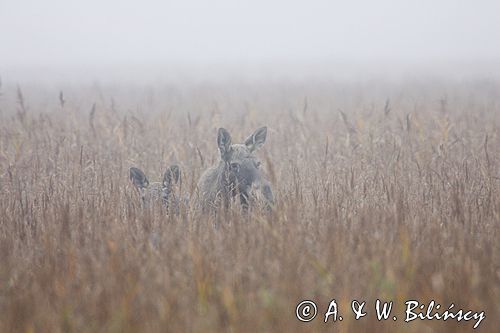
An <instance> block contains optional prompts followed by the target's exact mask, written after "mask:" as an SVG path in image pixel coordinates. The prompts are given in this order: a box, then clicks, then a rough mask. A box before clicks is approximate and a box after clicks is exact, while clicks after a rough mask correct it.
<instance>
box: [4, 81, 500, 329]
mask: <svg viewBox="0 0 500 333" xmlns="http://www.w3.org/2000/svg"><path fill="white" fill-rule="evenodd" d="M15 84H16V83H15V82H4V85H3V86H2V88H1V89H0V93H1V96H0V189H1V191H0V263H1V265H0V332H50V333H56V332H321V331H336V332H471V331H474V330H473V329H472V326H473V325H474V321H469V322H464V321H462V322H457V321H453V320H448V321H446V322H444V321H437V320H433V321H429V320H426V321H422V320H415V321H412V322H410V323H405V322H404V317H403V314H404V302H405V301H406V300H411V299H416V300H419V301H420V302H422V303H426V304H427V303H428V302H429V301H430V300H435V301H436V302H438V303H440V304H442V305H443V307H448V305H449V304H450V303H454V304H456V307H457V308H463V309H471V310H474V311H481V310H484V311H485V314H486V319H485V320H483V321H482V322H481V324H480V326H479V328H478V329H477V330H476V331H479V332H496V331H497V330H498V324H499V321H498V318H499V317H500V305H499V304H500V164H499V162H500V85H499V83H498V82H496V81H492V80H475V81H474V80H470V81H449V82H448V81H440V80H430V79H429V80H413V81H398V82H385V83H384V82H378V81H367V82H363V83H356V82H354V81H352V82H348V81H346V82H330V81H321V80H316V81H315V80H309V81H307V80H305V81H300V80H296V81H286V80H283V81H272V82H264V81H263V82H258V81H255V82H253V81H252V82H246V81H235V82H226V83H215V82H198V83H190V84H184V83H183V84H181V83H179V84H175V83H158V84H150V85H148V84H121V85H112V84H97V83H96V84H93V85H83V84H81V85H79V84H68V85H61V86H57V85H47V86H44V85H41V84H38V85H34V84H33V85H28V84H26V85H23V84H20V87H19V88H17V87H16V85H15ZM60 91H62V94H60ZM263 125H266V126H268V137H267V141H266V144H265V146H264V147H263V148H262V149H261V150H260V151H259V152H258V153H257V155H258V156H259V157H260V158H261V160H262V165H263V167H264V169H265V170H266V173H267V175H268V176H269V179H270V180H271V182H272V184H273V188H274V192H275V195H276V198H277V203H276V206H275V207H274V210H273V211H272V212H271V213H269V214H268V213H266V212H260V211H255V210H253V211H250V212H249V214H248V215H245V214H242V213H241V212H240V210H239V209H238V207H237V206H235V207H233V208H232V209H230V210H229V211H228V212H227V213H224V214H222V213H221V214H218V215H217V217H214V216H213V215H210V214H208V215H203V214H202V213H201V212H199V211H196V210H194V209H185V210H183V211H182V212H181V214H180V215H168V214H167V213H166V212H165V210H164V209H162V207H161V206H153V207H151V208H148V209H144V208H143V207H142V206H141V204H140V202H139V198H138V195H137V193H136V191H135V189H134V187H133V185H132V184H131V183H130V181H129V179H128V169H129V167H130V166H136V167H140V168H141V169H143V170H144V171H145V172H146V174H147V176H148V177H149V179H150V180H151V181H159V180H160V179H161V176H162V174H163V172H164V170H165V169H166V168H167V166H169V165H170V164H172V163H178V164H179V165H180V167H181V170H182V183H181V186H180V187H179V188H177V191H179V192H180V193H181V194H182V195H187V196H189V195H190V194H191V193H195V189H196V182H197V180H198V177H199V176H200V174H201V173H202V172H203V170H204V169H205V168H207V167H208V166H210V165H212V164H214V163H216V162H217V160H218V158H219V155H218V152H217V146H216V135H217V128H218V127H221V126H222V127H225V128H227V129H228V130H229V131H230V132H231V134H232V136H233V140H234V141H236V142H238V141H240V142H241V141H242V140H243V139H245V138H246V137H247V136H248V135H249V134H251V133H252V132H253V130H255V129H256V128H258V127H260V126H263ZM151 235H157V236H158V237H159V238H158V246H157V247H155V246H153V245H152V243H151V241H150V240H151ZM377 298H380V299H382V300H393V301H394V302H395V309H394V310H393V311H394V313H395V314H396V315H397V316H398V320H397V321H393V320H387V322H384V321H382V322H378V321H377V320H376V318H375V315H374V307H373V302H374V301H375V300H376V299H377ZM304 299H311V300H314V301H315V302H316V303H317V304H318V308H319V313H318V317H317V318H316V319H315V320H314V321H312V322H309V323H302V322H299V321H298V320H297V319H296V318H295V307H296V305H297V304H298V303H299V302H300V301H301V300H304ZM332 299H336V300H337V302H338V304H339V308H340V314H341V315H342V316H343V319H344V320H343V321H341V322H340V321H337V322H335V323H333V322H329V323H326V324H325V323H324V322H323V318H322V316H323V314H324V312H326V307H327V305H328V303H329V302H330V300H332ZM354 299H356V300H360V301H361V300H366V301H367V302H368V304H367V306H366V309H367V310H368V311H369V313H368V315H367V316H366V317H365V318H362V319H360V320H358V321H356V320H355V319H354V316H353V313H352V312H351V310H350V302H351V300H354Z"/></svg>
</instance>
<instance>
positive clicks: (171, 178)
mask: <svg viewBox="0 0 500 333" xmlns="http://www.w3.org/2000/svg"><path fill="white" fill-rule="evenodd" d="M180 178H181V170H180V169H179V166H178V165H175V164H174V165H172V166H170V168H168V169H167V171H165V174H164V175H163V186H164V187H168V186H170V184H172V182H173V183H174V184H177V183H178V182H179V179H180Z"/></svg>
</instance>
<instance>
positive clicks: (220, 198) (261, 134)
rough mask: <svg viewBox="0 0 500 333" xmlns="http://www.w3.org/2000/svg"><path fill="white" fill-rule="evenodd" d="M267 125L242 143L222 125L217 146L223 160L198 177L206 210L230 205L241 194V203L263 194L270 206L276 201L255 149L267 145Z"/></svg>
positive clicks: (245, 203)
mask: <svg viewBox="0 0 500 333" xmlns="http://www.w3.org/2000/svg"><path fill="white" fill-rule="evenodd" d="M266 136H267V127H261V128H259V129H257V130H256V131H255V132H254V133H253V134H252V135H250V136H249V137H248V138H247V139H246V140H245V141H244V142H243V143H242V144H233V143H232V139H231V135H230V134H229V132H228V131H227V130H226V129H225V128H219V130H218V133H217V146H218V148H219V153H220V161H219V163H218V164H217V165H215V166H213V167H211V168H209V169H207V170H206V171H205V172H204V173H203V174H202V175H201V177H200V180H199V181H198V191H199V200H200V201H201V207H202V209H203V210H205V211H206V210H207V209H210V208H212V209H213V208H217V207H219V206H220V204H223V207H224V208H226V209H227V208H228V207H229V204H230V202H231V200H232V199H233V198H238V197H239V201H240V204H241V207H242V208H243V209H244V210H247V209H248V207H249V205H250V204H251V203H252V202H254V201H256V198H258V197H259V195H258V194H262V196H263V199H264V200H263V201H264V203H265V205H266V207H267V208H268V209H270V208H271V206H272V204H273V203H274V196H273V191H272V189H271V185H270V183H269V181H268V180H267V179H266V178H265V176H264V175H263V173H262V171H261V168H260V166H261V162H260V161H259V160H258V158H257V157H256V156H255V154H254V153H255V152H256V151H257V150H258V149H259V148H261V147H262V146H263V145H264V142H265V141H266Z"/></svg>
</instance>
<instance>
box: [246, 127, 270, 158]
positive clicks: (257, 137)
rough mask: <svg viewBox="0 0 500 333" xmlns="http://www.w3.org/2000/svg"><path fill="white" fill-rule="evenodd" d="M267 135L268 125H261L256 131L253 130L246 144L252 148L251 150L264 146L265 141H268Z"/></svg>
mask: <svg viewBox="0 0 500 333" xmlns="http://www.w3.org/2000/svg"><path fill="white" fill-rule="evenodd" d="M266 136H267V127H266V126H264V127H261V128H259V129H258V130H256V131H255V132H253V134H252V135H250V136H249V137H248V138H247V139H246V140H245V145H246V146H247V147H248V149H250V151H251V152H252V151H254V150H257V149H259V148H260V147H262V145H263V144H264V142H266Z"/></svg>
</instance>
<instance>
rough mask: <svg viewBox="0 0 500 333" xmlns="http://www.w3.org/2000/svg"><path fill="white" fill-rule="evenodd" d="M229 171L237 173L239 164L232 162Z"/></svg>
mask: <svg viewBox="0 0 500 333" xmlns="http://www.w3.org/2000/svg"><path fill="white" fill-rule="evenodd" d="M230 166H231V170H232V171H234V172H238V171H240V164H239V163H237V162H233V163H231V165H230Z"/></svg>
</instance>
